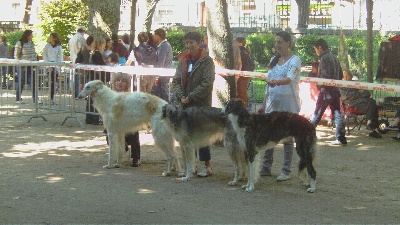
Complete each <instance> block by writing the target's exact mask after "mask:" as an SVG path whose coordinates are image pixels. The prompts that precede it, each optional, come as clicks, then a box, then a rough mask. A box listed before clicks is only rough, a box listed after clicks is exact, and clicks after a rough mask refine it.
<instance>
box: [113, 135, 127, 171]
mask: <svg viewBox="0 0 400 225" xmlns="http://www.w3.org/2000/svg"><path fill="white" fill-rule="evenodd" d="M117 137H118V140H117V143H116V144H117V147H118V149H116V154H117V155H116V159H117V161H116V162H115V164H114V165H113V166H114V168H119V167H120V164H121V162H122V158H123V156H124V155H125V133H118V135H117Z"/></svg>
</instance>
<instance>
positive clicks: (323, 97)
mask: <svg viewBox="0 0 400 225" xmlns="http://www.w3.org/2000/svg"><path fill="white" fill-rule="evenodd" d="M328 106H329V107H330V108H331V110H332V112H333V118H334V120H335V126H336V138H337V139H338V140H339V141H342V140H344V139H345V138H346V137H345V136H346V128H345V126H344V122H343V118H342V115H341V113H340V97H337V98H332V97H331V96H330V95H329V94H328V93H319V95H318V99H317V103H316V106H315V110H314V114H313V116H312V118H311V120H310V122H311V123H312V124H314V126H317V125H318V123H319V121H321V118H322V115H323V114H324V112H325V110H326V108H327V107H328Z"/></svg>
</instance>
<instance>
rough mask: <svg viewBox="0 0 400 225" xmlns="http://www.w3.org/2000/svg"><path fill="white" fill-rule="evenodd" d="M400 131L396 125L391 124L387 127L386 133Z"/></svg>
mask: <svg viewBox="0 0 400 225" xmlns="http://www.w3.org/2000/svg"><path fill="white" fill-rule="evenodd" d="M398 130H399V127H398V126H395V125H392V124H390V125H389V126H387V127H385V131H398Z"/></svg>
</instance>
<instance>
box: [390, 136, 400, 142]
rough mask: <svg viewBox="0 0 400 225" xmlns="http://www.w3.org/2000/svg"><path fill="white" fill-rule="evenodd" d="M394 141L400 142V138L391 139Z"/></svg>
mask: <svg viewBox="0 0 400 225" xmlns="http://www.w3.org/2000/svg"><path fill="white" fill-rule="evenodd" d="M390 139H392V141H400V137H391V138H390Z"/></svg>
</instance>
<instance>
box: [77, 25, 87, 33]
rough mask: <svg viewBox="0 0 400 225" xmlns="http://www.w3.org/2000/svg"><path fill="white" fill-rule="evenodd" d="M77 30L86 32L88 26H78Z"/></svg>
mask: <svg viewBox="0 0 400 225" xmlns="http://www.w3.org/2000/svg"><path fill="white" fill-rule="evenodd" d="M76 32H78V33H85V32H86V27H85V26H77V27H76Z"/></svg>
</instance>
